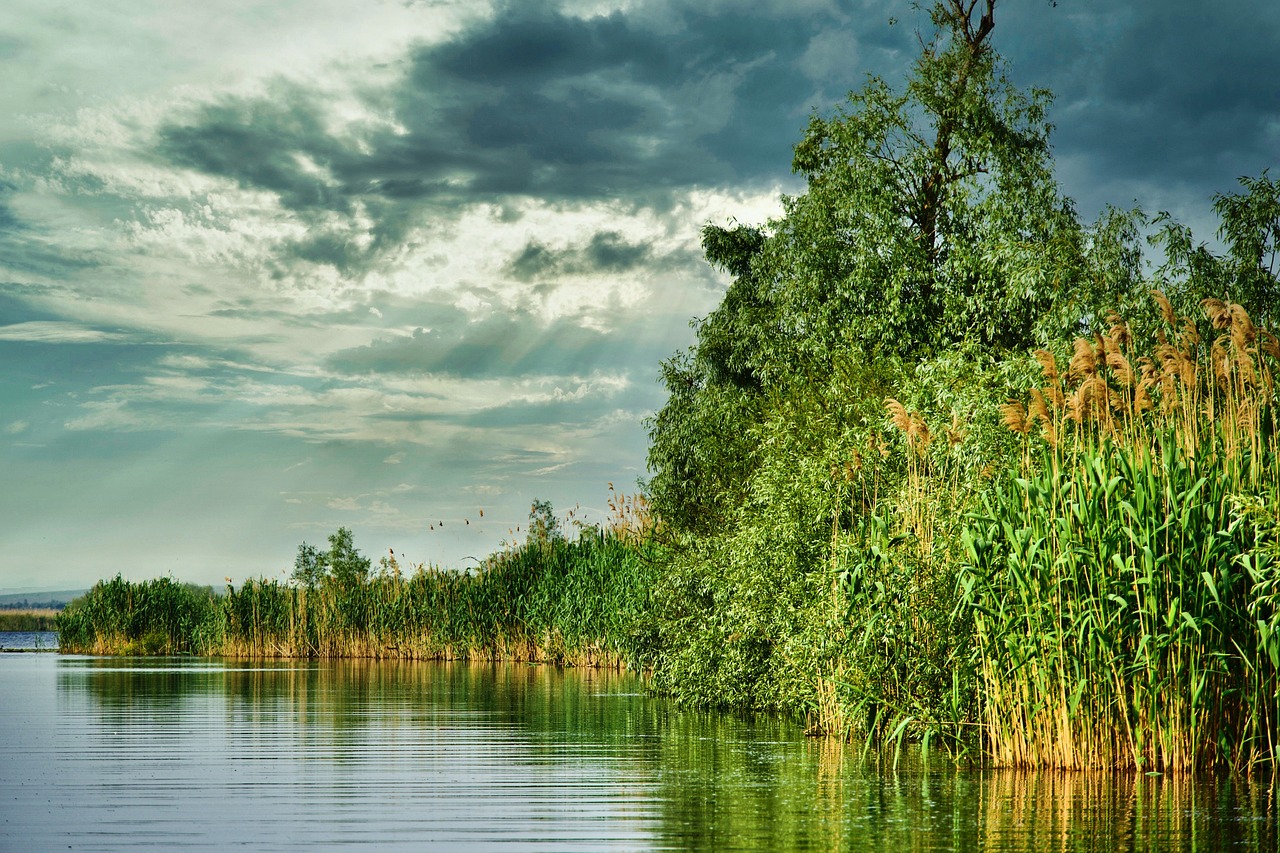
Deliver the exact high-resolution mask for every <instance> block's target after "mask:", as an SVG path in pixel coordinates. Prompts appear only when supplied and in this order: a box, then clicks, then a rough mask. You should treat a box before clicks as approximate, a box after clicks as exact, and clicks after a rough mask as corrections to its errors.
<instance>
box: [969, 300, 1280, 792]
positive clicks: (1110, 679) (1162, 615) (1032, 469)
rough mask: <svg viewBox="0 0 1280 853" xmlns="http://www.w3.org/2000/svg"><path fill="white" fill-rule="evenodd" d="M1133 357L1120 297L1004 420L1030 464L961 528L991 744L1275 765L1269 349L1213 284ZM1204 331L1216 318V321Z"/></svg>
mask: <svg viewBox="0 0 1280 853" xmlns="http://www.w3.org/2000/svg"><path fill="white" fill-rule="evenodd" d="M1154 296H1155V299H1156V302H1157V305H1158V306H1159V308H1160V310H1161V315H1162V319H1163V323H1162V324H1161V327H1160V328H1159V329H1158V330H1157V332H1156V340H1155V345H1154V348H1153V349H1152V351H1151V353H1150V354H1148V355H1144V356H1142V357H1136V354H1135V352H1134V350H1135V349H1136V347H1135V346H1134V342H1133V340H1132V337H1131V335H1130V334H1129V332H1128V327H1127V326H1126V324H1125V323H1124V322H1123V321H1122V320H1121V319H1120V318H1119V317H1115V316H1113V317H1112V318H1111V319H1112V324H1111V329H1110V330H1109V332H1108V333H1107V334H1105V335H1099V336H1098V337H1097V338H1096V339H1095V340H1092V341H1090V340H1085V339H1080V340H1077V341H1076V342H1075V345H1074V348H1073V353H1072V357H1071V359H1070V362H1069V364H1068V365H1067V368H1066V370H1061V369H1060V368H1059V364H1058V362H1057V360H1056V359H1055V358H1054V357H1053V356H1052V355H1050V354H1049V353H1047V352H1041V353H1038V359H1039V360H1040V363H1041V366H1042V368H1043V373H1044V379H1045V384H1044V386H1043V387H1041V388H1037V389H1036V390H1035V391H1034V392H1033V393H1032V401H1031V405H1030V407H1026V406H1024V405H1023V404H1021V403H1011V404H1009V405H1008V406H1006V408H1005V418H1006V423H1007V424H1008V426H1009V427H1010V428H1011V429H1013V430H1014V431H1016V432H1019V433H1021V434H1023V435H1024V436H1026V437H1027V438H1028V440H1029V443H1030V440H1031V439H1032V438H1033V437H1034V436H1036V435H1038V436H1039V440H1038V446H1039V462H1040V464H1039V466H1038V467H1037V466H1028V467H1027V468H1026V470H1024V472H1023V474H1022V476H1019V477H1014V478H1010V479H1009V481H1007V482H1006V483H1005V484H1004V485H1002V486H1000V487H998V488H996V489H994V490H993V491H992V492H991V494H990V495H989V496H988V497H987V499H986V501H985V505H984V509H983V510H982V511H981V512H980V513H977V514H976V515H975V517H974V518H973V520H972V522H971V524H970V525H969V527H968V529H967V530H966V531H965V533H964V544H965V547H966V552H967V560H966V565H965V567H964V569H963V570H962V572H961V575H960V579H959V592H960V599H961V601H960V604H959V609H962V610H965V611H967V612H968V613H970V614H971V615H972V617H973V620H974V626H975V635H976V649H977V667H978V670H979V672H980V680H981V687H982V694H983V709H984V710H983V715H982V716H983V719H982V723H983V731H984V740H985V747H986V751H987V753H988V755H989V756H990V758H991V759H992V760H993V761H994V762H995V763H996V764H1000V765H1008V766H1054V767H1067V768H1086V767H1115V768H1140V769H1144V770H1156V771H1188V770H1193V769H1201V768H1210V767H1227V768H1231V769H1234V770H1246V769H1258V768H1260V767H1264V766H1272V767H1273V766H1274V764H1275V762H1276V757H1277V746H1278V744H1277V740H1278V739H1280V733H1278V727H1280V559H1278V557H1280V550H1278V548H1277V533H1278V532H1280V515H1278V513H1280V502H1278V501H1277V497H1280V485H1278V484H1280V480H1278V477H1280V468H1278V466H1277V459H1278V457H1277V451H1278V450H1280V441H1278V436H1280V433H1278V431H1277V429H1276V416H1277V407H1276V388H1275V383H1274V377H1275V371H1276V369H1277V367H1278V366H1280V363H1278V362H1280V347H1278V346H1277V341H1276V338H1275V337H1274V336H1273V335H1271V334H1270V333H1269V332H1266V331H1264V330H1259V329H1256V328H1255V327H1254V326H1253V324H1252V322H1251V321H1250V320H1249V318H1248V316H1247V315H1246V314H1245V313H1244V311H1243V309H1241V308H1240V306H1238V305H1230V304H1227V303H1222V302H1218V301H1216V300H1207V301H1206V302H1205V303H1204V308H1205V311H1206V315H1207V320H1208V324H1207V325H1211V326H1212V329H1211V330H1209V329H1206V330H1205V331H1206V332H1207V334H1206V333H1202V331H1201V329H1199V328H1198V327H1197V325H1196V324H1195V323H1193V322H1191V321H1189V320H1185V319H1181V318H1176V317H1174V316H1173V312H1172V310H1171V309H1170V308H1169V304H1168V301H1167V300H1166V299H1165V298H1164V296H1163V295H1162V294H1160V293H1159V292H1156V293H1155V294H1154ZM1215 333H1216V336H1214V335H1215Z"/></svg>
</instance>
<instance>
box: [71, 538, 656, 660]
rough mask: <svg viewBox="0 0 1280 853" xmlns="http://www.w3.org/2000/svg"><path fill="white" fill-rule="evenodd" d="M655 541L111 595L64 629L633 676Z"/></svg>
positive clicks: (77, 638) (218, 647)
mask: <svg viewBox="0 0 1280 853" xmlns="http://www.w3.org/2000/svg"><path fill="white" fill-rule="evenodd" d="M651 564H652V554H651V553H650V545H649V544H648V543H647V540H645V539H643V538H638V537H636V536H631V535H622V534H621V533H620V532H618V531H615V530H612V529H610V530H608V531H601V530H596V529H588V530H584V531H582V533H581V535H580V536H579V537H578V538H577V539H576V540H574V541H570V540H567V539H563V538H553V539H545V540H541V541H530V542H528V543H525V544H524V545H523V546H521V547H519V548H514V549H511V550H508V551H505V552H501V553H498V554H495V555H493V556H491V557H489V558H488V559H487V560H486V561H485V562H484V563H482V564H481V565H480V566H479V567H478V568H477V569H474V570H470V571H453V570H444V569H437V568H431V567H426V566H418V567H416V569H414V570H412V571H410V572H405V571H403V570H402V569H401V567H400V566H399V564H398V562H397V561H396V558H395V556H394V555H391V556H390V558H389V559H387V560H385V561H384V563H383V565H384V567H385V568H384V571H382V572H381V573H379V574H375V575H374V576H372V577H370V578H367V579H364V580H361V581H359V582H351V581H349V580H348V581H346V582H344V581H341V580H339V579H338V578H335V577H333V576H330V577H326V578H324V579H323V581H322V582H320V583H319V584H317V585H315V586H312V587H308V586H302V585H295V584H290V583H284V582H280V581H276V580H250V581H246V582H245V583H243V584H242V585H240V586H239V587H238V588H236V587H232V586H228V587H227V589H226V592H225V594H224V595H220V596H217V597H214V596H212V595H209V596H205V597H201V596H197V595H195V594H193V593H191V592H190V591H189V590H188V589H187V588H185V587H182V586H181V585H179V584H177V583H175V582H174V581H172V580H169V579H166V578H162V579H160V580H156V581H145V582H141V583H130V582H127V581H124V580H121V579H120V578H119V577H117V578H115V579H114V580H112V581H107V582H104V583H99V584H98V585H96V586H95V587H94V588H93V589H92V590H90V592H89V593H88V594H87V595H86V596H85V597H84V598H82V599H79V600H77V601H76V602H74V603H73V604H72V605H71V606H70V607H68V608H67V611H66V612H65V613H64V614H63V616H62V617H61V619H60V621H59V626H60V629H61V631H62V633H61V635H60V642H61V648H62V649H63V651H73V652H94V653H127V654H128V653H132V654H174V653H194V654H213V655H227V656H235V657H306V658H348V657H361V658H405V659H415V658H418V659H444V660H450V659H488V660H527V661H551V662H557V663H571V664H591V665H608V666H621V665H623V664H625V663H630V662H634V660H635V659H636V652H635V649H636V646H637V641H636V638H637V637H639V636H640V635H641V634H642V632H643V625H642V616H641V614H642V613H643V609H644V602H645V598H646V596H647V590H648V588H649V582H648V580H647V574H648V572H649V571H650V566H651Z"/></svg>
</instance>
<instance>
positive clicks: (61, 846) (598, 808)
mask: <svg viewBox="0 0 1280 853" xmlns="http://www.w3.org/2000/svg"><path fill="white" fill-rule="evenodd" d="M0 732H3V737H4V751H3V754H2V757H0V850H6V851H7V850H66V849H77V850H123V849H134V848H137V847H150V848H152V849H173V848H183V847H194V848H205V849H211V848H229V847H244V848H248V849H255V850H285V849H287V850H291V849H299V848H304V847H307V848H312V847H313V848H316V849H327V848H334V847H364V848H367V849H377V850H383V849H395V848H399V849H414V850H510V851H531V850H566V851H568V850H575V851H576V850H717V851H719V850H752V851H756V850H778V851H786V850H850V851H872V850H876V851H879V850H893V851H900V852H901V853H906V851H935V850H938V851H940V850H954V851H967V850H1002V851H1012V850H1028V851H1029V850H1036V851H1055V850H1056V851H1092V850H1099V851H1121V850H1123V851H1136V850H1142V851H1147V850H1197V851H1217V850H1253V851H1267V853H1272V852H1273V851H1275V850H1276V849H1277V841H1278V840H1280V835H1278V834H1277V825H1276V810H1275V807H1274V804H1273V802H1272V797H1273V795H1274V792H1273V791H1271V790H1270V789H1269V788H1265V787H1263V788H1250V787H1248V786H1244V785H1237V786H1232V785H1229V784H1221V785H1216V786H1214V785H1192V784H1190V783H1186V782H1178V781H1172V780H1167V779H1163V778H1157V777H1138V778H1133V777H1129V776H1124V777H1116V778H1113V777H1106V778H1100V777H1095V776H1080V775H1076V776H1061V775H1058V774H1041V775H1039V776H1036V775H1030V774H1009V773H990V772H988V773H979V772H975V771H966V770H958V769H955V768H953V767H950V766H949V765H946V764H945V763H941V762H940V763H938V764H937V765H931V766H928V767H925V766H922V765H920V764H919V763H917V764H915V765H913V766H912V767H910V769H906V767H905V765H904V768H903V769H900V770H898V771H896V772H895V771H893V770H892V769H887V768H879V769H877V768H875V767H869V766H867V765H865V764H863V763H861V762H859V761H858V760H857V755H856V753H855V752H850V751H846V750H843V749H839V748H834V747H832V746H830V745H825V744H823V743H820V742H816V741H812V740H806V739H805V738H803V737H802V736H801V733H800V731H799V730H798V729H797V728H796V727H794V726H791V725H785V724H779V723H776V722H769V721H764V722H755V723H752V722H748V721H743V720H739V719H735V718H731V717H723V716H716V715H707V714H699V713H691V712H681V711H679V710H676V709H674V708H672V707H671V706H670V705H668V704H667V703H665V702H662V701H658V700H654V699H650V698H646V697H644V696H643V695H642V694H641V691H640V686H639V684H638V683H637V682H636V681H634V680H633V679H631V678H628V677H625V676H619V675H616V674H605V673H596V672H590V671H580V670H569V671H556V670H554V669H546V668H530V667H525V666H482V665H456V664H455V665H441V664H405V663H398V664H397V663H385V664H377V663H366V662H340V663H331V664H330V663H326V664H316V663H305V662H280V663H269V664H248V663H242V662H223V661H210V660H190V659H149V660H137V659H133V660H130V659H119V658H111V659H101V658H86V657H68V656H60V655H50V654H4V655H0Z"/></svg>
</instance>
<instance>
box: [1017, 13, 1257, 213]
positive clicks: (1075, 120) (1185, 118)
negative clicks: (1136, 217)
mask: <svg viewBox="0 0 1280 853" xmlns="http://www.w3.org/2000/svg"><path fill="white" fill-rule="evenodd" d="M1001 23H1002V24H1006V23H1007V27H1005V28H1004V29H1003V32H1001V27H999V26H998V27H997V35H998V36H1000V37H1002V38H1003V39H1004V40H1003V41H1002V42H1001V43H1000V45H1001V48H1002V50H1003V52H1004V53H1005V54H1006V56H1007V57H1008V58H1009V59H1010V60H1011V62H1012V70H1013V72H1014V77H1015V79H1016V80H1017V81H1018V82H1019V83H1021V84H1023V85H1037V86H1045V87H1047V88H1049V89H1051V90H1052V91H1053V92H1054V93H1055V95H1056V104H1055V107H1054V110H1053V112H1052V114H1051V118H1052V119H1053V121H1054V122H1055V124H1056V131H1055V134H1054V147H1055V150H1056V152H1057V153H1058V155H1059V157H1060V158H1064V159H1065V158H1070V159H1072V160H1074V161H1076V162H1077V164H1078V165H1077V166H1076V167H1075V168H1076V171H1077V172H1078V174H1072V175H1070V176H1069V178H1070V180H1071V184H1070V185H1069V186H1068V187H1067V190H1068V192H1070V193H1071V194H1073V195H1077V196H1080V197H1082V199H1081V200H1082V201H1083V202H1084V205H1083V207H1082V213H1083V214H1085V215H1086V216H1090V215H1092V214H1093V213H1094V212H1096V209H1097V208H1098V207H1100V206H1101V205H1102V204H1104V203H1114V204H1117V205H1120V206H1127V205H1130V204H1132V203H1133V201H1134V198H1133V194H1134V193H1135V192H1141V193H1143V194H1144V195H1149V196H1154V197H1159V198H1161V199H1162V200H1164V201H1166V202H1167V201H1169V200H1170V199H1171V198H1172V197H1175V196H1176V197H1181V198H1182V200H1183V201H1182V204H1183V205H1184V206H1186V207H1199V208H1203V209H1207V208H1208V206H1209V201H1210V197H1211V196H1212V195H1213V194H1214V193H1217V192H1230V191H1234V190H1235V189H1236V179H1237V178H1238V177H1239V176H1241V175H1256V174H1259V173H1260V172H1261V171H1262V170H1263V169H1265V168H1267V167H1268V166H1271V165H1274V164H1275V163H1276V160H1277V154H1278V153H1280V135H1278V131H1277V125H1276V122H1277V118H1278V117H1280V52H1277V50H1276V44H1277V42H1278V41H1280V18H1277V16H1276V15H1275V9H1274V4H1272V3H1270V2H1262V1H1261V0H1253V2H1247V3H1246V2H1242V3H1235V4H1231V6H1230V7H1226V6H1213V5H1211V4H1205V3H1201V2H1198V0H1170V2H1160V3H1155V2H1147V3H1141V4H1116V3H1110V2H1101V0H1076V2H1072V3H1059V4H1058V6H1057V8H1034V9H1029V8H1024V7H1020V6H1017V7H1015V6H1013V5H1012V4H1010V6H1009V14H1008V16H1007V17H1006V18H1005V20H1004V21H1002V22H1001ZM1085 170H1087V171H1085ZM1117 185H1119V187H1118V186H1117ZM1121 187H1122V188H1121ZM1122 193H1123V195H1122ZM1117 196H1119V197H1117ZM1139 201H1142V199H1139ZM1204 236H1206V237H1207V236H1210V235H1204Z"/></svg>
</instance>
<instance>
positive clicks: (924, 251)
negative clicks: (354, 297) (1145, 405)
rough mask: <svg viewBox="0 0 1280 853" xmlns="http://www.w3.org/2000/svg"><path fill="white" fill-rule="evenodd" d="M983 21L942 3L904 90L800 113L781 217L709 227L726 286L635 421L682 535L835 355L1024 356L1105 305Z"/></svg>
mask: <svg viewBox="0 0 1280 853" xmlns="http://www.w3.org/2000/svg"><path fill="white" fill-rule="evenodd" d="M995 9H996V0H981V2H980V0H939V2H937V3H935V5H934V6H933V8H932V11H931V14H930V22H931V24H932V27H933V31H932V35H930V36H928V37H927V38H925V37H922V41H921V43H922V51H921V54H920V56H919V58H918V59H917V61H916V63H915V65H914V67H913V69H912V71H911V72H910V74H909V75H908V78H907V80H906V84H905V86H904V87H903V88H902V89H901V90H899V91H895V90H894V89H893V88H892V87H891V86H890V85H889V84H888V83H886V82H885V81H884V80H882V79H880V78H876V77H871V78H869V80H868V82H867V84H866V86H865V87H864V88H863V89H862V90H861V91H859V92H856V93H853V94H851V95H850V96H849V99H848V102H847V104H846V105H845V106H844V107H843V108H841V109H838V110H836V111H835V113H834V114H833V115H831V116H829V117H822V116H817V115H815V116H814V117H813V118H812V119H811V120H810V122H809V126H808V128H807V130H806V132H805V135H804V138H803V139H802V140H801V141H800V142H799V144H797V146H796V148H795V157H794V161H793V167H794V169H795V170H796V171H797V172H799V173H800V174H802V175H804V177H805V180H806V184H807V189H806V191H805V192H804V193H802V194H801V195H799V196H796V197H790V198H784V199H783V208H784V215H783V216H782V217H781V218H779V219H777V220H774V221H772V222H770V223H768V224H767V226H765V227H761V228H755V227H748V226H736V227H733V228H721V227H717V226H708V227H706V228H705V229H704V231H703V234H702V237H703V241H702V242H703V248H704V250H705V252H706V256H707V259H708V261H710V262H711V263H712V265H714V266H716V267H718V268H720V269H721V270H723V271H726V272H728V273H729V274H730V275H732V276H733V281H732V283H731V284H730V286H729V289H728V291H727V292H726V294H725V297H724V300H723V301H722V303H721V304H720V306H719V307H717V308H716V310H715V311H713V312H712V313H711V314H709V315H708V316H707V317H706V318H704V319H702V320H701V321H698V322H697V323H696V324H695V328H696V331H697V343H696V345H695V346H694V347H693V348H692V349H691V350H690V351H688V352H686V353H680V354H678V355H676V356H675V357H673V358H672V359H671V360H669V361H667V362H666V363H665V364H664V365H663V372H662V379H663V381H664V383H665V384H666V387H667V390H668V394H669V397H668V402H667V404H666V406H665V407H664V408H663V409H662V410H661V411H659V412H658V413H657V414H656V415H655V416H654V417H653V418H652V419H651V420H650V421H649V423H648V426H649V434H650V440H651V444H650V453H649V460H648V461H649V469H650V472H651V478H650V481H649V484H648V488H649V491H650V496H651V498H652V499H653V501H654V504H655V507H656V508H657V510H658V511H659V513H661V514H662V516H663V518H664V519H666V520H667V521H668V522H669V523H670V524H672V525H673V526H674V527H675V528H677V529H683V530H687V531H692V532H694V533H703V534H705V533H707V532H709V531H711V530H714V529H716V528H717V527H718V526H721V525H723V524H725V523H727V521H728V520H729V517H730V515H731V514H732V512H733V510H734V508H735V507H737V506H739V505H741V503H742V499H743V496H744V495H745V481H746V479H747V478H749V477H750V476H751V473H752V472H753V471H754V470H755V467H756V465H757V464H758V457H759V451H758V447H757V446H755V444H754V443H753V440H752V439H751V437H750V436H751V434H752V430H753V429H755V428H757V427H758V426H759V425H760V424H762V423H763V422H764V420H765V419H766V418H767V417H768V413H769V411H770V410H771V409H772V407H774V406H776V405H777V404H778V402H779V401H784V400H787V399H789V398H791V397H794V396H795V395H797V394H799V395H808V394H812V393H814V390H813V389H815V388H824V387H826V385H827V384H828V382H829V380H830V378H831V377H832V376H833V375H834V374H836V373H837V372H838V370H839V365H840V363H841V362H842V361H846V360H848V359H855V360H859V361H863V362H866V363H868V364H875V363H883V364H886V365H891V364H892V362H894V361H905V362H906V363H918V362H919V361H921V360H923V359H926V358H929V357H931V356H932V355H934V354H936V353H938V352H941V351H943V350H945V349H947V348H950V347H955V346H959V345H970V346H975V347H980V348H982V349H984V350H985V351H987V352H990V353H1006V352H1014V353H1016V352H1022V351H1024V350H1025V349H1026V348H1027V347H1030V346H1032V345H1034V344H1036V343H1037V342H1038V341H1039V340H1040V338H1041V337H1042V336H1043V334H1044V333H1045V332H1046V328H1045V327H1046V326H1052V325H1054V324H1056V325H1057V326H1061V325H1063V324H1064V323H1065V324H1071V323H1076V324H1079V323H1080V322H1082V321H1083V320H1085V319H1087V318H1090V317H1092V316H1094V315H1096V314H1097V313H1098V312H1099V310H1100V309H1099V308H1098V305H1099V304H1102V303H1101V302H1100V301H1099V300H1098V299H1097V298H1096V297H1097V295H1098V294H1097V292H1096V290H1097V289H1096V288H1093V287H1084V286H1081V285H1082V279H1083V271H1084V268H1085V267H1086V262H1085V259H1084V256H1085V253H1086V250H1087V235H1086V234H1085V232H1084V229H1082V228H1081V227H1080V225H1079V223H1078V221H1077V218H1076V216H1075V213H1074V210H1073V208H1072V206H1071V204H1070V202H1069V201H1068V200H1067V199H1066V198H1064V197H1063V196H1062V194H1061V192H1060V190H1059V188H1058V185H1057V184H1056V183H1055V181H1054V179H1053V175H1052V160H1051V157H1050V150H1049V143H1048V140H1049V130H1050V128H1049V124H1048V122H1047V120H1046V116H1045V110H1046V107H1047V105H1048V103H1049V95H1048V93H1047V92H1043V91H1039V90H1033V91H1029V92H1025V91H1022V90H1019V89H1018V88H1016V87H1014V86H1013V85H1012V84H1011V83H1010V82H1009V81H1008V79H1007V78H1006V77H1005V76H1004V73H1003V70H1002V65H1001V61H1000V58H999V56H998V54H997V53H996V52H995V50H994V49H993V47H992V45H991V34H992V31H993V29H994V27H995ZM888 369H889V370H890V372H893V371H894V370H895V368H893V367H892V366H890V367H888ZM873 384H874V385H877V386H878V385H879V383H878V382H876V383H873Z"/></svg>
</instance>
